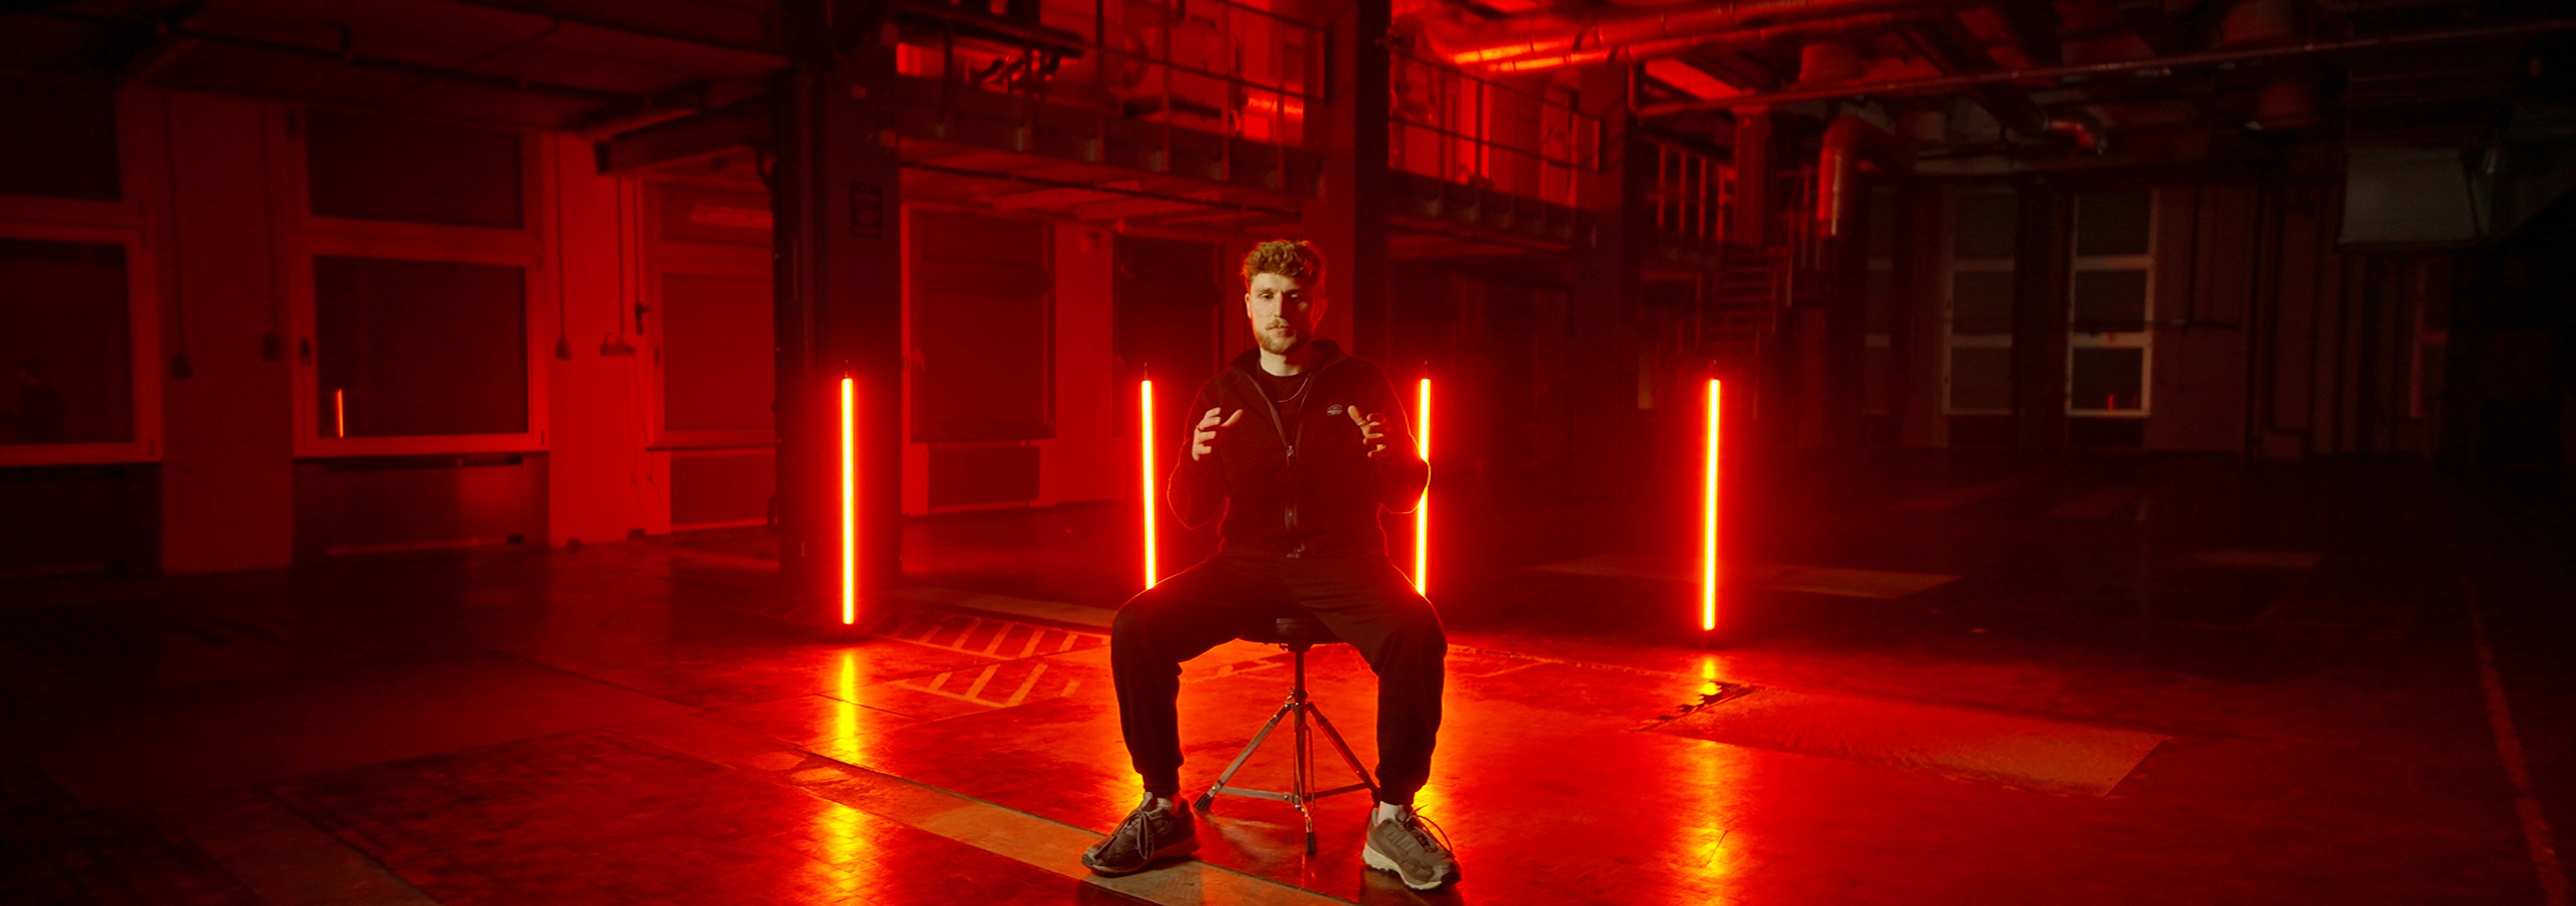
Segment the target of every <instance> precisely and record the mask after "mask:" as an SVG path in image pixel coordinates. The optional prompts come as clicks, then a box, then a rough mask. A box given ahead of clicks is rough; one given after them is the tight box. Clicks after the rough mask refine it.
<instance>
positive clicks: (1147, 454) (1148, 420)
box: [1136, 380, 1159, 588]
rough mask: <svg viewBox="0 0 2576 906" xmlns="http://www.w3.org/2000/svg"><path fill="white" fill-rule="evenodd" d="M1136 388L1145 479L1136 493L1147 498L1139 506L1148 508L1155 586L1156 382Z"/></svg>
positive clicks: (1149, 580)
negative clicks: (1138, 401)
mask: <svg viewBox="0 0 2576 906" xmlns="http://www.w3.org/2000/svg"><path fill="white" fill-rule="evenodd" d="M1137 387H1138V390H1137V393H1138V394H1139V400H1140V404H1139V405H1138V406H1137V407H1136V408H1137V412H1138V415H1137V419H1138V421H1137V425H1136V428H1137V430H1136V449H1137V452H1138V453H1139V454H1140V455H1139V456H1138V460H1139V461H1141V462H1143V463H1144V473H1143V474H1144V478H1145V482H1144V483H1143V484H1141V485H1138V486H1137V490H1138V493H1137V495H1136V496H1137V498H1138V499H1140V500H1142V501H1144V502H1143V504H1142V505H1141V506H1140V509H1143V510H1144V511H1145V587H1146V588H1152V587H1154V580H1155V579H1157V578H1159V576H1158V575H1157V573H1156V572H1155V570H1154V382H1153V381H1150V380H1148V381H1142V382H1139V383H1138V385H1137Z"/></svg>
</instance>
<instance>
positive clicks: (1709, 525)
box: [1699, 378, 1718, 632]
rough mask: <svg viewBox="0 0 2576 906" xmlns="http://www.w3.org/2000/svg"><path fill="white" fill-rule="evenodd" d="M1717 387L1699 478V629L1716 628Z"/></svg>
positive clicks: (1713, 386) (1711, 390)
mask: <svg viewBox="0 0 2576 906" xmlns="http://www.w3.org/2000/svg"><path fill="white" fill-rule="evenodd" d="M1717 401H1718V384H1717V379H1716V378H1709V379H1708V439H1707V444H1708V453H1707V460H1706V462H1705V464H1704V468H1703V470H1702V473H1701V477H1700V502H1699V505H1700V510H1699V512H1700V516H1699V539H1700V540H1699V628H1700V631H1702V632H1708V631H1712V630H1715V629H1716V628H1717V465H1718V461H1717V417H1718V402H1717Z"/></svg>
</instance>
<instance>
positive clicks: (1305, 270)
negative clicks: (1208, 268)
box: [1243, 239, 1324, 289]
mask: <svg viewBox="0 0 2576 906" xmlns="http://www.w3.org/2000/svg"><path fill="white" fill-rule="evenodd" d="M1262 274H1278V275H1279V276H1282V277H1287V278H1289V279H1291V280H1296V281H1298V282H1300V283H1304V284H1306V285H1307V286H1308V287H1315V286H1316V284H1319V283H1322V282H1323V281H1324V253H1323V252H1320V251H1316V250H1315V244H1314V243H1311V242H1306V241H1304V240H1300V239H1273V240H1270V241H1268V242H1264V243H1262V244H1260V245H1256V246H1253V247H1252V252H1251V253H1250V254H1246V255H1244V256H1243V285H1244V287H1245V288H1246V289H1249V288H1251V286H1252V278H1254V277H1258V276H1260V275H1262Z"/></svg>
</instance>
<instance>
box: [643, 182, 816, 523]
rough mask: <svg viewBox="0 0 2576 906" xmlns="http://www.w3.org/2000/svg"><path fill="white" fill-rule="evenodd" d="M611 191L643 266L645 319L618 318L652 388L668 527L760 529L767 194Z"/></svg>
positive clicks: (669, 186) (766, 490)
mask: <svg viewBox="0 0 2576 906" xmlns="http://www.w3.org/2000/svg"><path fill="white" fill-rule="evenodd" d="M619 191H620V192H621V193H623V194H621V195H620V199H621V201H623V202H626V203H628V204H630V205H632V209H633V210H636V211H637V212H639V216H637V217H635V218H634V219H633V222H632V223H628V224H625V225H624V226H622V227H621V229H624V230H629V231H630V236H631V237H633V241H635V242H636V243H637V244H638V247H639V248H640V249H641V250H642V252H641V257H642V259H643V260H645V261H648V262H650V271H649V272H650V274H651V280H650V281H649V287H650V289H651V295H650V296H649V297H647V299H646V300H645V309H646V311H645V312H641V313H639V312H632V311H629V312H622V313H621V316H624V317H628V318H630V320H628V321H626V322H625V323H624V324H623V325H621V331H622V332H623V333H631V334H632V335H633V336H634V337H635V338H636V339H634V341H633V342H634V343H635V344H637V345H640V346H646V347H648V348H649V350H650V360H651V362H652V364H653V365H654V366H655V368H654V371H653V373H654V375H655V376H656V377H657V378H658V379H657V380H653V381H650V382H648V384H647V386H648V387H649V388H650V390H651V392H653V393H657V394H659V400H658V403H657V404H656V405H653V406H651V407H650V408H651V411H652V426H653V434H652V449H653V451H654V452H655V453H656V454H659V455H660V456H663V457H666V459H665V460H664V461H665V462H666V464H667V474H668V476H669V479H668V481H667V482H665V483H664V485H665V487H666V488H667V489H668V493H669V495H670V496H669V498H668V499H669V509H668V513H669V519H670V522H669V527H670V528H673V529H702V528H719V527H731V526H748V525H760V524H762V523H764V522H766V521H768V516H769V509H770V499H771V498H772V497H773V496H775V495H776V493H777V489H778V457H777V453H776V448H777V442H778V432H777V428H776V425H777V420H778V419H777V389H778V387H777V384H778V365H777V361H778V360H777V340H776V335H777V316H776V314H775V312H776V298H775V294H774V292H773V289H772V287H773V281H774V277H773V270H772V264H771V260H770V206H769V196H768V194H767V193H765V192H762V191H761V190H760V188H759V187H758V186H754V185H730V184H690V183H664V184H658V185H651V186H640V185H630V186H626V187H621V188H620V190H619ZM622 220H623V218H621V221H622ZM620 241H621V242H624V241H629V240H628V239H627V238H621V240H620ZM639 354H642V351H640V350H639ZM648 519H649V517H648Z"/></svg>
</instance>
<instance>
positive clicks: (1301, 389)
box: [1262, 371, 1315, 403]
mask: <svg viewBox="0 0 2576 906" xmlns="http://www.w3.org/2000/svg"><path fill="white" fill-rule="evenodd" d="M1314 383H1315V373H1314V372H1312V371H1309V372H1306V379H1305V380H1302V381H1298V382H1297V392H1295V393H1291V394H1288V395H1287V396H1283V397H1280V398H1278V399H1275V400H1271V402H1274V403H1285V402H1290V401H1293V400H1295V399H1296V398H1298V397H1301V396H1305V395H1306V388H1308V387H1311V386H1313V385H1314ZM1269 395H1270V394H1268V393H1263V394H1262V396H1264V397H1267V396H1269Z"/></svg>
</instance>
